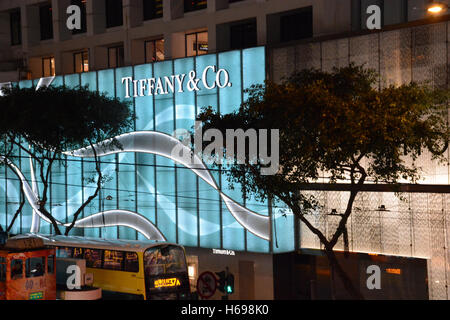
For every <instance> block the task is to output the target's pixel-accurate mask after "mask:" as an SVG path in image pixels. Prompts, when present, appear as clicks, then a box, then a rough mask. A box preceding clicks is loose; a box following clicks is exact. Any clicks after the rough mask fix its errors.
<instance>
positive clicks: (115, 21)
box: [105, 0, 123, 28]
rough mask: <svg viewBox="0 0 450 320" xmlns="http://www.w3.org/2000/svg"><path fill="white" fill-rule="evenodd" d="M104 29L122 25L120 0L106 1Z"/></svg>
mask: <svg viewBox="0 0 450 320" xmlns="http://www.w3.org/2000/svg"><path fill="white" fill-rule="evenodd" d="M105 4H106V27H107V28H112V27H117V26H121V25H122V24H123V8H122V0H106V1H105Z"/></svg>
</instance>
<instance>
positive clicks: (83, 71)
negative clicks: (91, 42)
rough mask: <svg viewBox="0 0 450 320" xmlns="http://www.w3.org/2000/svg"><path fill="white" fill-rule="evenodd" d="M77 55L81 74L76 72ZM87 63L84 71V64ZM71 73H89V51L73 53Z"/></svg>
mask: <svg viewBox="0 0 450 320" xmlns="http://www.w3.org/2000/svg"><path fill="white" fill-rule="evenodd" d="M84 54H86V55H87V60H84ZM77 55H81V72H78V71H77ZM85 61H87V63H88V69H87V70H85V64H84V62H85ZM73 72H74V73H85V72H89V50H83V51H77V52H74V53H73Z"/></svg>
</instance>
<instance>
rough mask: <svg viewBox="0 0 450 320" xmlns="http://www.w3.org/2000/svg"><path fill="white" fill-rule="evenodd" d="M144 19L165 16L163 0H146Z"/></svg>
mask: <svg viewBox="0 0 450 320" xmlns="http://www.w3.org/2000/svg"><path fill="white" fill-rule="evenodd" d="M143 2H144V20H151V19H157V18H161V17H162V16H163V0H144V1H143Z"/></svg>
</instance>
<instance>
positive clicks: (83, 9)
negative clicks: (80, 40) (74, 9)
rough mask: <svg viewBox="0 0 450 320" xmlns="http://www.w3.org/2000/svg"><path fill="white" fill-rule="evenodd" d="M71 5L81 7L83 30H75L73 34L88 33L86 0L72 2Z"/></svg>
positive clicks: (73, 0)
mask: <svg viewBox="0 0 450 320" xmlns="http://www.w3.org/2000/svg"><path fill="white" fill-rule="evenodd" d="M71 4H73V5H76V6H78V7H80V9H81V29H79V30H78V29H75V30H73V31H72V34H79V33H86V31H87V25H86V0H71Z"/></svg>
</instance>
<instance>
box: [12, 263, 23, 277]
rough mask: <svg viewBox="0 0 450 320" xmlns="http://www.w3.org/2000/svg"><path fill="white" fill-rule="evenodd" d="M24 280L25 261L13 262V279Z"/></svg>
mask: <svg viewBox="0 0 450 320" xmlns="http://www.w3.org/2000/svg"><path fill="white" fill-rule="evenodd" d="M22 278H23V261H22V260H20V259H16V260H12V261H11V279H13V280H16V279H22Z"/></svg>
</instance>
